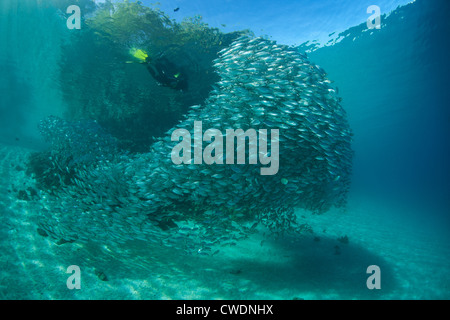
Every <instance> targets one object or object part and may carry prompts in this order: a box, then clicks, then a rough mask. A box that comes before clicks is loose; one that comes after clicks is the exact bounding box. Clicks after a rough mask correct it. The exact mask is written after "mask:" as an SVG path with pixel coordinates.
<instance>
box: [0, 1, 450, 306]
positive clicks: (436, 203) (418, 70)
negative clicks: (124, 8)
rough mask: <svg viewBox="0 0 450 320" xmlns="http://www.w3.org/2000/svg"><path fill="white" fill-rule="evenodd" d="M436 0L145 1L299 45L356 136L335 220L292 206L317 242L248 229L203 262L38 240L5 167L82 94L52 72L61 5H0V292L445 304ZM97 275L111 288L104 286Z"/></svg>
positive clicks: (441, 18)
mask: <svg viewBox="0 0 450 320" xmlns="http://www.w3.org/2000/svg"><path fill="white" fill-rule="evenodd" d="M447 2H448V1H445V0H433V1H425V0H416V1H413V2H411V3H407V2H401V1H398V2H396V1H377V3H375V2H373V3H372V1H342V2H339V3H336V2H335V1H283V2H279V1H278V2H273V1H250V0H248V1H239V5H238V4H237V3H234V2H230V1H201V0H199V1H189V2H187V1H181V0H179V1H164V2H161V4H160V5H159V6H157V7H159V8H160V9H161V10H162V11H164V12H166V13H167V14H168V15H169V17H170V18H173V19H175V20H176V21H178V22H181V21H182V19H183V18H185V17H192V16H195V15H201V16H202V18H203V21H205V22H206V23H208V24H209V26H211V27H213V28H218V29H219V30H220V32H223V33H227V32H232V31H237V30H243V29H250V30H251V31H253V32H254V33H255V35H257V36H259V35H261V36H266V37H268V38H269V39H271V40H274V41H277V43H280V44H287V45H289V46H292V47H294V48H296V50H298V51H299V52H306V54H307V56H308V58H309V60H310V61H311V62H312V63H314V64H317V65H319V66H320V67H321V68H323V70H325V72H326V73H327V77H328V79H330V80H331V81H332V83H331V86H332V87H333V88H336V91H337V92H338V96H339V97H341V98H342V102H341V105H342V107H343V109H344V110H345V111H346V114H347V118H348V122H349V125H350V128H351V129H352V131H353V142H352V147H353V150H354V159H353V170H352V171H353V173H352V178H351V179H352V182H351V188H350V191H349V194H348V204H347V207H346V210H345V211H344V212H343V211H341V210H337V209H334V208H333V209H331V210H329V211H328V212H325V213H323V214H321V215H311V213H310V212H307V211H299V213H298V214H299V215H305V216H307V219H308V223H309V224H310V225H311V226H312V228H313V229H314V230H315V233H314V235H309V234H307V235H303V236H299V237H295V236H287V237H285V238H282V239H276V240H270V239H265V238H263V236H262V235H261V234H257V235H254V236H252V237H250V238H249V239H245V240H243V241H242V242H240V243H237V244H236V245H235V246H233V247H227V248H225V249H221V251H220V254H216V255H212V256H206V257H204V256H183V255H180V254H179V253H174V252H173V251H171V250H170V248H166V247H164V246H159V244H153V243H152V244H149V245H148V247H146V246H145V245H142V244H134V243H133V244H129V245H128V246H127V245H121V246H118V247H115V246H114V245H112V244H108V243H103V244H102V245H98V244H95V243H88V244H84V243H77V242H74V243H63V244H61V243H60V244H55V241H52V240H51V239H50V238H48V237H43V236H42V235H40V234H38V233H36V228H37V226H38V224H37V223H38V222H37V221H38V219H37V216H38V215H39V212H38V211H40V210H44V209H45V207H43V206H41V205H40V204H39V201H40V199H39V195H42V193H40V191H38V196H36V198H33V197H32V195H31V191H27V192H28V196H27V197H24V196H23V194H22V197H18V196H17V195H18V194H20V188H21V187H20V186H19V184H20V183H22V182H23V184H24V185H25V186H26V187H29V186H32V184H31V182H30V181H29V178H27V177H29V175H27V174H26V172H25V171H26V170H25V169H24V168H22V169H21V170H20V169H17V167H16V165H17V166H21V167H25V166H26V163H27V161H26V158H27V155H28V154H29V153H30V152H31V151H41V150H45V147H46V144H45V142H44V141H43V140H42V138H41V137H40V134H39V130H38V123H39V121H40V120H42V119H44V118H46V117H47V116H49V115H54V116H60V117H64V116H67V112H66V111H67V110H68V108H69V105H70V102H71V101H72V100H75V98H78V97H75V96H73V97H71V96H68V93H67V91H64V89H63V87H64V84H63V83H61V78H60V74H61V72H62V73H66V74H69V75H70V73H71V72H74V73H75V72H77V71H76V70H71V69H67V68H68V66H69V65H70V64H68V63H65V64H64V63H62V61H63V60H64V59H63V58H64V57H62V55H63V53H67V51H64V48H65V47H64V46H65V45H67V43H69V44H70V41H71V32H76V30H70V31H69V30H68V29H67V26H66V24H65V18H66V17H67V16H66V15H64V13H61V11H59V12H58V11H57V9H58V8H59V9H61V8H66V7H67V6H68V5H70V4H71V3H70V1H57V0H55V1H48V2H45V4H44V3H43V2H40V1H32V0H29V1H14V0H8V1H2V4H1V7H0V26H1V30H2V32H1V33H0V48H1V50H0V65H1V70H2V73H1V76H0V93H1V94H0V113H1V118H0V143H1V149H2V154H3V155H4V156H3V160H2V161H3V162H2V165H1V166H2V167H1V170H2V176H3V178H2V180H3V182H2V183H1V189H0V190H1V191H2V192H1V193H2V196H1V203H0V206H1V208H2V211H3V213H2V219H3V220H4V221H3V223H2V227H1V229H0V233H1V238H0V239H1V247H2V257H1V260H0V262H1V268H0V269H1V270H2V271H0V297H2V298H4V299H30V298H31V299H180V298H181V299H198V298H200V299H221V298H225V299H293V298H295V297H297V298H304V299H358V298H363V299H365V298H369V299H448V298H449V297H450V294H449V292H450V279H449V277H448V275H447V272H446V270H448V266H449V265H450V246H449V243H450V242H449V235H450V217H449V207H450V206H449V205H450V200H449V199H450V182H449V181H450V179H449V178H450V169H449V166H448V164H449V163H450V139H449V137H450V109H449V107H448V106H449V101H450V96H449V95H450V93H449V90H448V75H449V74H450V64H449V62H448V52H449V48H450V43H449V42H450V40H449V38H448V36H447V33H448V30H450V28H449V27H450V22H449V21H448V19H446V12H447V9H448V8H449V5H448V3H447ZM98 3H104V1H98ZM143 3H144V5H148V6H150V5H151V4H150V2H147V1H144V2H143ZM373 4H374V5H378V6H379V7H380V8H381V10H382V13H383V14H382V15H381V28H380V29H372V30H368V29H367V24H366V22H365V20H366V19H367V18H368V16H369V15H370V14H368V13H367V11H366V10H367V7H368V6H370V5H373ZM177 8H179V9H178V10H176V11H174V10H175V9H177ZM81 31H83V27H82V30H81ZM333 32H334V34H332V33H333ZM330 34H331V36H329V35H330ZM314 40H318V41H316V42H314ZM329 40H330V42H328V41H329ZM88 49H89V48H88V47H87V48H83V50H85V51H86V50H88ZM90 54H91V55H92V56H98V57H99V61H101V60H102V59H106V58H107V57H108V53H107V52H106V53H105V52H96V51H94V52H92V53H90ZM88 56H89V55H88ZM81 59H82V58H81V56H80V63H84V62H83V61H81ZM194 59H198V60H197V61H203V60H202V59H205V60H207V59H206V58H203V56H196V57H195V58H194ZM72 61H75V62H76V61H77V59H76V58H75V59H74V60H72ZM198 63H199V64H200V62H198ZM63 67H64V68H66V69H64V70H61V68H63ZM133 72H134V71H133ZM135 72H136V77H144V76H146V74H140V73H139V72H140V71H139V70H137V69H136V71H135ZM94 74H95V73H94V72H93V73H92V74H91V75H84V76H85V77H87V78H89V76H91V77H93V75H94ZM117 76H118V77H119V76H120V73H119V75H117ZM79 79H80V78H77V80H79ZM140 79H141V78H140ZM99 81H100V80H99ZM113 86H114V83H112V84H111V87H113ZM91 94H92V93H91ZM96 94H97V92H95V93H94V94H92V96H96ZM98 95H100V93H99V92H98ZM192 99H194V98H192ZM91 100H93V98H92V99H91ZM85 103H86V104H87V103H91V102H85ZM168 123H170V121H168ZM139 124H140V123H139V122H138V121H137V122H136V123H135V125H136V127H138V126H139ZM127 125H129V123H127ZM114 128H115V127H114ZM163 129H165V130H168V129H169V128H167V127H164V128H163ZM161 130H162V129H161ZM127 137H128V136H127ZM33 188H34V187H33ZM23 189H24V190H25V187H23ZM26 190H28V189H26ZM43 208H44V209H43ZM344 236H348V239H349V242H348V243H345V241H344V240H343V239H344V238H343V237H344ZM337 239H340V240H337ZM149 251H151V253H149ZM74 264H75V265H80V266H81V269H82V279H83V287H82V289H80V290H78V291H77V290H69V289H68V288H67V287H66V282H65V281H66V279H67V276H68V275H67V274H66V272H65V271H66V268H67V267H68V266H69V265H74ZM373 264H375V265H379V266H380V268H381V283H382V286H381V289H372V290H370V289H368V288H367V287H366V279H367V277H368V274H367V273H366V268H367V267H368V266H369V265H373ZM199 271H201V272H199ZM149 273H151V275H152V276H150V277H149V276H148V274H149ZM102 274H103V275H102ZM105 274H106V276H107V277H108V281H101V280H102V277H104V275H105ZM267 275H271V277H270V279H273V280H268V276H267ZM406 275H407V276H406ZM99 279H100V280H99ZM103 280H104V278H103ZM44 284H45V285H44Z"/></svg>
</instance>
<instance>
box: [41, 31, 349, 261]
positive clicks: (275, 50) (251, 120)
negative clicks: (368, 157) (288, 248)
mask: <svg viewBox="0 0 450 320" xmlns="http://www.w3.org/2000/svg"><path fill="white" fill-rule="evenodd" d="M214 67H215V69H216V71H217V73H218V74H219V76H220V79H221V80H220V81H219V82H218V83H217V84H216V85H215V86H214V89H213V90H212V92H211V93H210V96H209V97H208V99H207V100H206V101H205V102H204V103H203V104H202V105H196V106H192V107H191V108H190V110H189V112H188V113H187V114H186V115H185V116H184V118H183V119H182V120H181V121H180V123H178V124H177V125H176V126H175V127H174V128H172V129H171V130H169V131H168V132H167V134H166V135H165V136H163V137H160V138H159V139H158V141H157V142H156V143H154V144H153V145H152V147H151V150H150V151H149V152H148V153H144V154H127V153H117V154H114V155H111V156H109V157H100V156H95V157H90V158H89V159H91V161H90V162H89V161H84V162H81V163H79V164H78V165H77V164H74V165H73V166H72V168H70V169H69V168H68V169H67V172H71V173H72V175H71V182H72V183H69V184H66V185H64V186H62V187H61V188H60V190H58V191H57V192H55V193H53V194H48V195H46V196H45V198H44V199H43V201H42V210H41V212H42V215H41V216H42V219H41V220H40V223H39V225H40V228H41V229H42V230H45V232H47V233H48V234H49V235H51V236H53V237H54V238H57V239H64V240H66V241H74V240H75V241H87V240H97V241H101V242H108V243H111V242H113V243H114V242H117V243H124V242H126V241H129V240H143V241H152V242H158V243H160V244H161V245H166V246H174V247H177V248H181V249H183V250H186V252H191V253H198V254H205V255H213V254H215V253H216V252H217V250H215V248H214V247H215V246H217V245H219V244H230V245H233V244H235V243H236V241H238V240H239V239H241V238H245V237H246V236H248V234H250V233H251V232H254V231H255V229H256V226H257V225H259V224H262V225H264V226H266V227H267V228H268V229H269V230H271V231H272V232H275V233H283V232H285V231H289V230H293V231H302V230H305V228H306V229H307V226H306V225H304V224H301V223H300V222H299V221H297V217H296V215H295V213H294V208H303V209H307V210H310V211H312V212H314V213H322V212H325V211H327V210H328V209H330V207H332V206H337V207H339V206H344V205H345V202H346V197H347V193H348V190H349V187H350V181H351V171H352V157H353V151H352V147H351V143H352V132H351V129H350V127H349V124H348V122H347V118H346V113H345V110H344V109H343V108H342V106H341V105H340V101H339V98H338V97H337V95H336V92H335V89H333V88H332V86H331V82H330V80H328V79H327V75H326V73H325V71H324V70H322V69H321V68H320V67H319V66H316V65H314V64H312V63H311V62H309V61H308V59H307V57H306V56H305V55H303V54H301V53H299V52H298V51H296V50H295V49H293V48H289V47H287V46H284V45H279V44H277V43H276V42H275V41H272V40H268V39H263V38H256V37H249V36H242V37H240V38H238V39H237V40H235V41H234V42H233V43H232V44H231V45H230V46H229V47H227V48H225V49H223V50H222V51H221V52H219V56H218V58H217V59H216V60H215V61H214ZM52 121H53V123H54V122H55V121H57V120H56V119H55V118H54V119H52V120H51V121H47V122H46V125H45V128H44V129H43V131H46V132H47V137H48V139H50V140H51V139H52V137H55V136H61V135H62V136H66V135H67V134H66V133H64V131H67V128H65V129H62V128H61V127H60V126H58V125H53V126H52V127H51V125H50V124H49V123H52ZM194 121H202V125H203V130H206V129H209V128H214V129H219V130H221V131H222V132H225V130H226V129H238V128H241V129H243V130H244V131H245V130H247V129H249V128H252V129H255V130H258V129H267V130H268V131H270V129H279V171H278V172H277V174H275V175H261V174H260V168H261V166H262V165H261V164H257V165H255V164H249V163H248V161H247V162H246V164H222V165H221V164H211V165H208V164H204V163H203V164H194V163H191V164H179V165H175V164H174V163H173V162H172V160H171V150H172V148H173V147H174V146H175V145H176V144H177V142H173V141H171V134H172V132H173V131H174V130H175V129H179V128H184V129H187V130H189V131H190V132H192V130H193V128H194ZM50 127H51V130H50V129H49V128H50ZM49 130H50V131H54V132H56V133H54V134H51V133H48V131H49ZM58 131H59V132H58ZM69 136H70V135H69ZM90 137H92V136H90ZM95 137H96V139H98V140H99V145H105V147H103V148H102V149H100V150H103V149H104V150H106V151H109V150H115V149H114V148H108V147H106V145H108V144H109V142H108V143H105V141H111V139H110V137H107V136H105V135H103V134H100V133H99V134H96V135H95ZM103 137H106V138H103ZM79 139H80V141H79V143H77V144H76V147H73V144H71V146H72V147H71V148H83V147H87V146H86V143H83V137H81V136H80V137H79ZM91 140H92V139H90V140H89V141H91ZM100 140H102V141H100ZM61 143H65V144H67V141H65V142H61V141H60V140H58V141H57V142H55V141H53V145H55V144H61ZM89 143H92V141H91V142H89ZM59 150H64V152H67V153H71V152H72V151H70V148H59ZM98 151H99V149H98V148H97V149H95V152H97V153H98ZM81 152H83V151H81ZM76 153H77V154H80V151H79V150H78V151H76ZM247 154H248V152H247ZM247 160H248V159H247Z"/></svg>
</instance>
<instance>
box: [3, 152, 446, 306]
mask: <svg viewBox="0 0 450 320" xmlns="http://www.w3.org/2000/svg"><path fill="white" fill-rule="evenodd" d="M29 152H30V150H27V149H23V148H19V147H11V146H2V145H0V170H1V172H0V176H1V179H0V210H1V222H0V252H1V256H0V298H1V299H287V300H290V299H294V298H298V299H449V298H450V277H449V276H448V270H449V267H450V241H448V240H449V235H448V231H449V230H447V226H446V225H442V224H440V223H439V221H429V220H427V219H425V217H427V215H425V214H422V215H421V214H420V212H419V214H412V213H411V212H410V211H411V210H412V209H411V206H409V205H407V204H405V205H399V204H396V205H394V204H392V203H385V202H382V201H377V200H376V199H373V198H370V197H367V198H365V197H361V196H358V197H356V196H351V197H350V199H349V204H348V207H347V209H346V210H342V209H339V210H337V209H336V210H331V211H329V212H327V213H325V214H323V215H312V214H311V213H309V212H304V211H298V215H299V216H300V217H301V219H303V220H304V221H306V222H308V223H309V224H310V225H311V227H312V228H313V230H314V233H313V234H310V233H307V234H304V235H296V236H293V235H289V236H285V237H282V238H278V239H273V238H271V237H267V236H264V235H263V232H262V231H261V232H260V233H257V234H254V235H252V236H251V237H250V238H248V239H246V240H241V241H239V242H238V243H237V245H236V246H232V247H224V248H222V249H221V250H220V252H219V253H217V254H215V255H214V256H200V255H187V254H185V253H184V252H180V251H178V250H176V249H173V248H167V247H163V246H160V245H157V244H154V243H144V242H143V241H130V242H128V243H126V244H124V245H121V246H120V247H111V246H108V244H99V243H95V242H91V243H76V242H75V243H65V244H61V245H57V244H56V243H55V241H54V240H52V239H50V238H49V237H43V236H41V235H40V234H39V233H38V232H37V231H36V230H37V225H36V221H37V218H38V216H39V204H38V203H37V202H36V201H35V200H34V201H25V200H18V199H17V193H18V191H19V190H26V189H27V188H28V187H30V186H31V183H32V181H31V180H30V178H29V177H28V176H27V175H26V174H25V168H26V167H25V161H26V159H27V155H28V154H29ZM417 210H419V209H417ZM410 217H414V218H410ZM419 217H422V218H419ZM345 236H347V238H348V240H349V241H348V243H344V242H343V241H339V240H338V239H339V238H340V237H345ZM70 265H77V266H79V267H80V271H81V278H80V279H81V289H79V290H77V289H73V290H70V289H68V288H67V285H66V281H67V279H68V277H69V276H70V274H68V273H66V271H67V268H68V267H69V266H70ZM370 265H377V266H379V267H380V271H381V277H380V279H381V289H379V290H376V289H374V290H369V289H368V288H367V285H366V280H367V278H368V277H369V276H370V274H367V273H366V271H367V267H368V266H370ZM100 275H101V276H100Z"/></svg>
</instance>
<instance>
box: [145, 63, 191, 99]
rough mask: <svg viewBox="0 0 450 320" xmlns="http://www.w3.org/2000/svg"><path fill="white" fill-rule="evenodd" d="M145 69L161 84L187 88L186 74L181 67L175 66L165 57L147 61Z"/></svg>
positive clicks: (181, 88)
mask: <svg viewBox="0 0 450 320" xmlns="http://www.w3.org/2000/svg"><path fill="white" fill-rule="evenodd" d="M147 70H148V71H149V72H150V74H151V75H152V76H153V78H155V80H156V81H158V83H160V84H161V85H163V86H166V87H170V88H172V89H175V90H183V91H185V90H187V88H188V81H187V76H186V73H185V72H184V70H183V68H180V67H178V66H176V65H175V64H173V63H172V62H170V61H169V60H168V59H167V58H166V57H160V58H157V59H155V60H154V61H148V62H147Z"/></svg>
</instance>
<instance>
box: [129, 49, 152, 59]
mask: <svg viewBox="0 0 450 320" xmlns="http://www.w3.org/2000/svg"><path fill="white" fill-rule="evenodd" d="M130 54H131V55H132V56H133V57H135V58H136V59H139V60H141V61H142V62H144V61H145V60H146V59H147V58H148V53H147V52H145V51H144V50H141V49H136V48H131V49H130Z"/></svg>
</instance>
